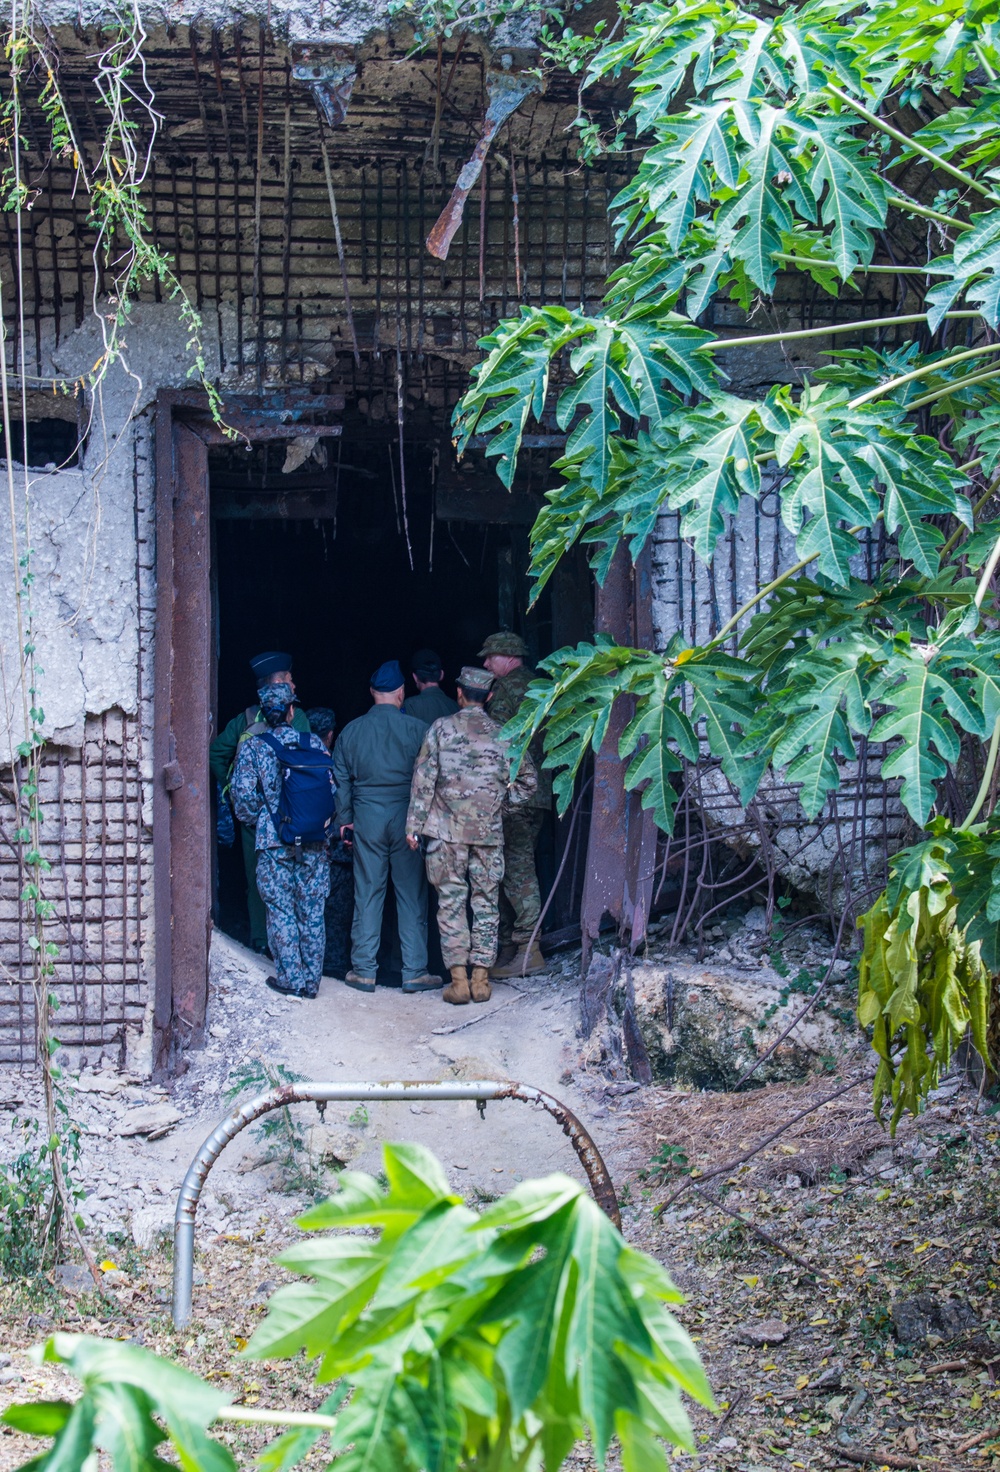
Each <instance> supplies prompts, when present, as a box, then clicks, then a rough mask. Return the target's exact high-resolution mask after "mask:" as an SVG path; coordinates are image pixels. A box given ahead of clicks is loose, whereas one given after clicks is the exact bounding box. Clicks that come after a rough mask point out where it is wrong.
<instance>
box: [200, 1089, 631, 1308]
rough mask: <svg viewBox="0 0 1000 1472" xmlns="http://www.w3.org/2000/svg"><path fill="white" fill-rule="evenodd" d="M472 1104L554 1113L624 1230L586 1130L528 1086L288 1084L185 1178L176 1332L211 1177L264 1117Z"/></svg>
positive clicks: (229, 1127)
mask: <svg viewBox="0 0 1000 1472" xmlns="http://www.w3.org/2000/svg"><path fill="white" fill-rule="evenodd" d="M414 1098H417V1099H454V1100H462V1099H471V1100H473V1101H474V1102H475V1103H476V1104H477V1105H478V1106H479V1112H480V1114H482V1115H483V1116H484V1117H485V1110H486V1105H487V1103H488V1102H489V1101H490V1100H491V1099H520V1100H521V1102H522V1103H523V1104H537V1105H539V1106H540V1107H541V1108H542V1109H544V1110H545V1112H546V1113H547V1114H551V1116H552V1118H553V1119H554V1120H555V1121H556V1123H557V1124H558V1125H559V1126H560V1128H561V1129H562V1132H563V1134H564V1135H566V1136H567V1137H568V1139H569V1142H570V1144H571V1145H572V1146H573V1149H574V1150H575V1151H576V1153H577V1157H578V1158H579V1161H580V1164H581V1165H582V1166H583V1168H584V1170H585V1171H586V1172H587V1179H588V1180H589V1182H590V1189H591V1190H592V1191H593V1193H594V1200H595V1201H596V1202H597V1204H598V1206H599V1207H600V1208H601V1210H602V1211H603V1212H605V1214H606V1215H607V1216H609V1217H610V1218H611V1220H612V1221H613V1222H614V1224H615V1226H616V1227H620V1226H621V1214H620V1212H619V1209H618V1197H617V1194H616V1193H615V1188H614V1183H613V1181H612V1179H611V1176H610V1175H609V1173H608V1168H607V1166H606V1165H605V1164H604V1160H603V1157H602V1156H601V1152H600V1150H598V1148H597V1146H596V1144H595V1143H594V1141H593V1139H592V1138H591V1136H590V1135H589V1134H588V1132H587V1131H586V1130H585V1129H584V1127H583V1125H582V1124H581V1123H580V1121H579V1120H578V1119H577V1117H576V1115H575V1114H574V1113H573V1111H572V1110H571V1109H567V1107H566V1105H565V1104H562V1103H560V1101H559V1100H558V1099H556V1098H553V1096H552V1095H551V1094H546V1093H545V1092H544V1091H543V1090H542V1089H536V1088H533V1087H532V1086H531V1085H530V1084H518V1083H513V1082H510V1081H507V1082H495V1081H493V1080H478V1081H476V1082H470V1083H450V1084H449V1083H424V1082H418V1083H408V1082H405V1081H401V1082H399V1083H343V1084H340V1083H317V1084H313V1083H300V1084H284V1085H282V1087H281V1088H278V1089H271V1090H269V1091H268V1093H266V1094H258V1095H257V1097H256V1098H255V1099H249V1100H248V1101H247V1102H246V1104H243V1105H241V1106H240V1107H239V1108H238V1109H234V1110H233V1111H232V1113H231V1114H228V1115H227V1116H226V1118H225V1119H224V1120H222V1122H221V1123H220V1124H217V1125H216V1127H215V1129H214V1130H213V1131H212V1133H211V1134H210V1135H209V1137H208V1139H207V1140H205V1142H204V1143H203V1145H202V1146H201V1148H200V1149H199V1151H198V1153H197V1155H196V1156H195V1158H194V1160H192V1162H191V1164H190V1165H189V1166H188V1169H187V1174H186V1175H185V1177H184V1180H183V1182H182V1184H181V1189H180V1191H179V1193H178V1196H177V1208H176V1210H175V1212H174V1293H173V1320H174V1327H175V1328H178V1329H179V1328H182V1327H183V1326H184V1325H185V1324H186V1323H188V1321H189V1320H190V1318H191V1289H192V1284H193V1281H194V1226H195V1213H196V1212H197V1210H198V1202H199V1200H200V1199H201V1193H202V1190H203V1189H204V1186H205V1182H206V1181H207V1179H208V1173H209V1171H210V1170H211V1169H212V1166H213V1165H214V1164H215V1162H216V1161H217V1160H218V1158H219V1156H220V1155H221V1154H222V1152H223V1150H224V1149H225V1147H226V1146H227V1145H228V1144H229V1142H230V1140H233V1139H235V1138H236V1136H237V1135H238V1134H239V1133H240V1131H241V1130H244V1129H246V1127H247V1125H248V1124H253V1122H254V1120H255V1119H260V1117H261V1115H263V1114H269V1113H270V1112H271V1110H272V1109H282V1108H284V1107H285V1106H286V1105H288V1104H330V1103H334V1102H337V1103H356V1102H364V1101H367V1100H371V1101H373V1102H377V1101H378V1100H388V1101H392V1100H395V1101H403V1100H407V1099H414Z"/></svg>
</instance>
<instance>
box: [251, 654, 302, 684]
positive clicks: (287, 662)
mask: <svg viewBox="0 0 1000 1472" xmlns="http://www.w3.org/2000/svg"><path fill="white" fill-rule="evenodd" d="M250 668H251V669H252V670H253V672H254V677H255V679H256V681H257V684H258V685H262V684H263V683H264V681H265V680H266V679H267V678H268V676H269V675H276V674H277V673H278V671H279V670H289V671H290V670H291V668H292V656H291V655H290V654H287V653H286V652H285V651H284V650H281V649H271V650H269V651H268V652H267V653H266V654H255V655H254V657H253V659H252V660H251V661H250Z"/></svg>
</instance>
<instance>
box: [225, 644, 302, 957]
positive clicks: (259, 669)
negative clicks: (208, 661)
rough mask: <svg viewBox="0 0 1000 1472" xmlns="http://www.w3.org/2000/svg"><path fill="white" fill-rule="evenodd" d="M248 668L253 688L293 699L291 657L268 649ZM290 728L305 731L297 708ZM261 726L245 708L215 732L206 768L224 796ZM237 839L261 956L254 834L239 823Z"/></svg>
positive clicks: (263, 932) (263, 927)
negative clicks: (279, 688)
mask: <svg viewBox="0 0 1000 1472" xmlns="http://www.w3.org/2000/svg"><path fill="white" fill-rule="evenodd" d="M250 669H251V671H252V672H253V677H254V689H256V688H257V687H258V685H280V684H286V685H290V686H291V690H292V695H293V696H294V694H295V681H294V680H293V679H292V656H291V655H290V654H289V653H288V652H287V651H286V650H276V649H269V650H267V651H266V652H265V653H264V654H255V655H254V657H253V659H252V660H251V661H250ZM292 725H293V726H294V727H295V729H296V731H308V730H309V722H308V721H307V720H306V715H305V712H304V711H302V710H300V709H299V707H298V706H296V707H295V712H294V714H293V716H292ZM263 727H264V718H263V714H262V712H261V709H260V706H259V705H251V706H248V707H247V709H246V710H241V711H240V713H239V715H238V716H233V719H232V720H231V721H230V722H229V723H228V725H226V726H225V727H224V728H223V729H222V730H221V731H220V732H219V734H218V736H216V737H215V739H214V740H213V741H212V744H211V746H210V747H209V748H208V765H209V767H210V768H211V772H212V776H213V777H214V778H215V779H216V781H217V782H218V783H219V785H220V787H221V788H222V790H223V793H224V794H225V795H227V796H231V794H230V793H229V784H230V781H231V780H232V775H233V768H234V766H235V765H236V753H237V751H238V750H239V747H240V742H241V741H243V740H244V739H245V738H246V733H247V732H248V731H255V730H258V729H260V730H263ZM240 840H241V843H242V848H243V867H244V870H245V871H246V876H247V914H248V917H249V920H250V945H251V948H252V949H253V950H255V951H257V952H258V954H260V955H263V954H264V953H265V952H266V950H267V921H266V918H265V915H264V905H263V902H262V900H261V897H260V894H259V893H258V891H257V855H256V849H255V847H254V831H253V829H252V828H250V827H248V825H247V824H245V823H241V824H240Z"/></svg>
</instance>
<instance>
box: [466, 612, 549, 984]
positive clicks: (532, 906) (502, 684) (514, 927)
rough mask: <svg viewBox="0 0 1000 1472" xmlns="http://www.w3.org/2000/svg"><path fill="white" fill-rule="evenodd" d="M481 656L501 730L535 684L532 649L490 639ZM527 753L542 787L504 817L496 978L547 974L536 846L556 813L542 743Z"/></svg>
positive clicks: (516, 638) (514, 638)
mask: <svg viewBox="0 0 1000 1472" xmlns="http://www.w3.org/2000/svg"><path fill="white" fill-rule="evenodd" d="M479 655H480V658H481V659H482V660H483V662H484V664H485V665H486V668H487V669H488V670H489V671H490V673H491V674H492V675H493V676H494V677H495V679H494V683H493V691H492V694H491V695H490V701H489V706H488V707H487V709H488V710H489V713H490V715H491V716H492V717H493V719H494V720H495V721H497V722H498V723H499V724H500V725H501V726H503V725H505V724H506V722H507V721H509V720H510V719H511V717H512V716H515V715H517V712H518V710H519V709H520V706H521V702H522V700H523V699H524V696H525V691H526V690H527V688H528V686H529V685H530V684H531V681H532V680H534V679H535V678H536V675H535V671H534V670H533V669H532V668H531V666H530V664H527V663H526V660H527V657H528V647H527V645H526V644H525V642H524V640H523V639H522V638H521V637H520V635H519V634H511V633H506V632H505V633H500V634H491V635H490V637H489V638H488V639H487V640H486V643H485V644H484V645H483V647H482V649H481V650H480V651H479ZM529 749H530V751H531V755H532V758H533V759H534V762H535V767H536V769H537V772H538V785H537V787H536V788H535V791H534V795H533V796H532V797H531V798H530V799H529V801H528V802H526V803H524V804H523V805H522V806H520V807H516V808H513V807H509V808H507V809H506V811H505V812H504V816H503V848H504V877H503V893H504V899H505V900H506V901H507V903H506V904H505V905H504V906H503V908H502V910H501V913H500V931H499V946H500V956H499V964H498V965H496V966H494V967H493V971H492V975H493V976H495V977H500V978H503V977H508V976H530V975H531V974H532V972H535V971H542V970H544V968H545V961H544V959H543V957H542V953H541V950H540V949H539V947H538V942H537V940H535V941H534V943H532V936H533V935H534V934H535V927H536V926H537V924H538V917H539V915H540V914H541V909H542V897H541V894H540V892H539V888H538V872H537V870H536V869H535V846H536V844H537V843H538V835H539V834H540V833H541V831H542V823H543V822H544V819H545V814H546V813H547V812H550V811H551V809H552V774H551V772H549V771H548V770H547V769H546V768H545V767H543V766H542V743H541V738H540V737H538V736H536V737H535V739H534V741H533V742H532V743H531V747H530V748H529Z"/></svg>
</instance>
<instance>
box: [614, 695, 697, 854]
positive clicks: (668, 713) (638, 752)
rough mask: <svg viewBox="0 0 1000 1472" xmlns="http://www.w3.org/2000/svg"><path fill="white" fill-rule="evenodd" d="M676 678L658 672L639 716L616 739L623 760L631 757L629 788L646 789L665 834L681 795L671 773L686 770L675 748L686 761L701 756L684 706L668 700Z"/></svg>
mask: <svg viewBox="0 0 1000 1472" xmlns="http://www.w3.org/2000/svg"><path fill="white" fill-rule="evenodd" d="M672 683H673V682H672V680H670V679H668V678H667V675H666V674H665V672H660V671H658V672H657V674H656V675H655V676H654V678H653V681H652V688H651V689H650V690H649V691H648V692H646V691H645V690H644V691H643V695H642V699H641V700H640V702H639V707H638V710H637V711H636V714H635V716H634V717H633V719H632V720H631V721H630V722H629V724H628V725H627V726H626V727H625V730H624V731H623V732H622V734H621V737H620V738H619V742H618V754H619V756H620V757H621V758H622V760H623V761H624V760H626V759H627V758H628V757H631V758H632V760H631V761H630V762H629V765H628V768H627V769H626V772H625V790H626V792H633V791H634V790H635V789H636V788H637V787H641V788H642V806H643V807H644V808H645V809H647V810H648V811H651V812H652V814H653V821H654V822H655V823H656V826H657V827H658V828H659V829H660V830H661V832H663V833H672V832H673V825H674V809H675V807H676V805H677V793H676V792H675V791H674V788H673V784H672V782H671V780H670V779H671V776H672V774H673V773H674V772H679V771H681V770H682V767H683V763H682V762H681V761H680V760H679V758H678V756H677V755H676V753H675V751H674V747H676V748H677V750H678V751H680V753H681V754H682V755H683V756H685V757H687V759H688V761H697V759H698V754H699V753H698V738H697V737H696V736H695V734H694V731H693V729H692V727H691V723H690V721H689V720H688V718H687V716H686V715H685V714H684V712H683V710H681V707H680V705H679V704H678V702H677V701H676V700H674V699H671V698H670V690H671V686H672Z"/></svg>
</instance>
